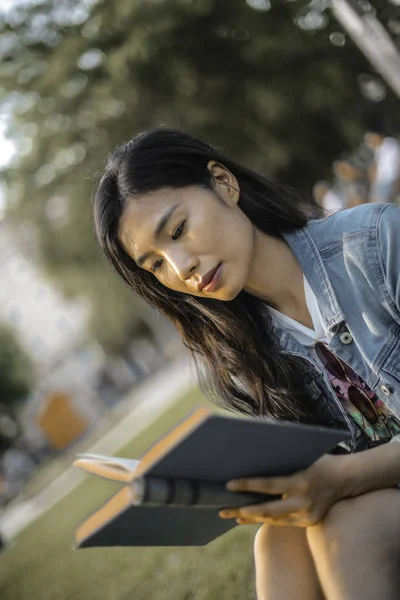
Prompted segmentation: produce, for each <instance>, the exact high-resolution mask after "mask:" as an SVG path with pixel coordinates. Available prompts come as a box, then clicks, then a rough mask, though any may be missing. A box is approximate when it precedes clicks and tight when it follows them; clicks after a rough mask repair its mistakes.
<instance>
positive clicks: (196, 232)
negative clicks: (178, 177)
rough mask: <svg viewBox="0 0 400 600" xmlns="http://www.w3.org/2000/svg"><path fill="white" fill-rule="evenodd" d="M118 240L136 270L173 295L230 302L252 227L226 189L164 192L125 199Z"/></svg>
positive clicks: (243, 272)
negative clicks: (163, 286)
mask: <svg viewBox="0 0 400 600" xmlns="http://www.w3.org/2000/svg"><path fill="white" fill-rule="evenodd" d="M225 188H226V186H225ZM216 193H218V190H216ZM224 195H225V198H224ZM118 237H119V240H120V242H121V244H122V247H123V248H124V249H125V251H126V252H127V254H129V256H131V258H133V260H135V262H136V263H137V264H138V265H139V266H141V267H142V268H144V269H146V270H147V271H150V272H152V273H153V274H154V276H155V277H156V278H157V279H158V280H159V281H160V282H161V283H162V284H163V285H165V286H166V287H168V288H170V289H173V290H175V291H178V292H184V293H187V294H192V295H194V296H201V297H208V298H215V299H219V300H232V299H233V298H234V297H235V296H236V295H237V294H238V293H239V292H240V291H241V290H242V289H243V287H244V285H245V283H246V280H247V276H248V271H249V267H250V262H251V256H252V250H253V227H252V224H251V223H250V221H249V220H248V219H247V217H246V216H245V214H244V213H243V212H242V211H241V210H240V208H239V207H238V206H237V203H234V202H232V201H230V199H229V197H228V195H227V192H226V189H222V194H219V193H218V195H216V194H214V193H213V191H211V190H209V189H206V188H201V187H196V186H190V187H184V188H179V189H170V188H163V189H160V190H157V191H156V192H152V193H149V194H146V195H144V196H142V197H140V198H129V199H128V201H127V202H126V205H125V209H124V212H123V215H122V217H121V220H120V225H119V233H118Z"/></svg>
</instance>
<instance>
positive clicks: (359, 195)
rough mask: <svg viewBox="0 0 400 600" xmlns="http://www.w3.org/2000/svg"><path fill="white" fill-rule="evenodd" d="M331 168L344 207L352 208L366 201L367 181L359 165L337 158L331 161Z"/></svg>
mask: <svg viewBox="0 0 400 600" xmlns="http://www.w3.org/2000/svg"><path fill="white" fill-rule="evenodd" d="M332 170H333V174H334V175H335V178H336V182H337V187H338V188H339V192H340V194H341V196H342V197H343V198H344V202H345V207H346V208H354V207H355V206H360V204H364V203H365V202H367V200H368V181H367V178H366V175H365V173H364V172H363V171H362V169H361V168H360V167H359V166H356V165H355V164H353V163H352V162H351V161H350V160H337V161H335V162H334V163H333V167H332Z"/></svg>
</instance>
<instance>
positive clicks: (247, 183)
mask: <svg viewBox="0 0 400 600" xmlns="http://www.w3.org/2000/svg"><path fill="white" fill-rule="evenodd" d="M93 209H94V222H95V234H96V238H97V240H98V243H99V245H100V247H101V249H102V251H103V253H104V255H105V256H106V258H107V260H108V261H109V263H110V264H111V265H112V267H113V268H114V269H115V270H116V272H117V273H118V274H119V275H120V276H121V277H122V278H123V279H124V281H125V282H126V283H127V284H128V285H129V287H130V288H131V289H132V290H133V291H134V292H136V293H137V294H138V295H139V296H141V297H142V298H144V299H145V300H146V301H147V302H148V303H149V304H151V305H152V306H153V307H155V308H156V309H157V310H159V311H161V312H162V313H163V314H164V315H166V316H167V317H169V318H170V319H171V321H172V322H173V323H174V324H175V326H176V327H177V328H178V330H179V332H180V334H181V336H182V338H183V341H184V343H185V345H186V346H187V347H188V348H189V349H190V351H191V352H192V355H193V357H194V359H195V360H196V363H197V364H198V366H199V367H201V369H200V370H199V374H200V376H201V375H202V373H203V375H204V377H202V379H203V381H204V384H205V385H207V386H208V387H207V389H208V392H209V395H210V397H211V399H212V400H214V401H215V402H216V403H218V404H222V406H224V407H225V408H226V409H228V410H231V411H236V412H239V413H242V414H245V415H251V416H253V417H258V418H276V419H284V420H287V421H293V422H295V423H296V422H302V423H309V424H310V425H314V426H317V427H320V426H326V427H336V428H337V427H340V428H341V429H344V430H346V431H347V432H348V433H349V437H348V439H347V441H346V442H342V443H341V444H339V446H337V447H336V448H335V449H333V450H332V452H331V453H329V454H326V455H324V456H323V457H322V458H321V459H319V460H318V461H316V462H315V463H314V464H313V465H312V466H311V467H309V468H308V469H306V470H304V471H302V472H300V473H295V474H294V475H291V476H286V477H275V478H263V477H260V478H257V479H253V480H244V481H239V482H236V486H235V487H234V488H230V489H236V490H240V489H242V490H243V489H246V490H248V491H257V492H263V493H267V494H269V493H271V494H278V495H280V496H282V499H280V500H275V501H271V502H268V503H263V504H258V505H256V506H252V507H242V508H239V509H230V510H228V511H223V512H221V513H220V516H221V517H222V518H235V519H237V521H238V523H239V524H247V523H253V524H254V523H260V524H261V527H260V528H259V530H258V532H257V534H256V539H255V563H256V587H257V594H258V598H259V600H264V599H267V598H285V600H294V599H297V598H299V597H301V598H307V600H317V599H318V600H320V599H321V598H323V597H324V598H326V599H327V600H334V599H338V598H346V599H348V600H365V599H366V598H372V597H379V598H380V600H394V599H395V598H398V593H399V570H398V565H399V561H400V519H399V514H400V489H399V487H398V485H399V483H400V443H399V441H400V377H399V369H398V365H399V362H400V338H399V322H400V280H399V273H400V236H399V234H398V232H399V231H400V210H399V208H397V207H395V206H391V205H388V204H365V205H363V206H357V207H355V208H353V209H350V210H347V211H339V212H337V213H335V214H333V215H331V217H330V218H329V219H310V214H309V212H308V211H307V210H306V209H305V207H304V202H302V199H301V198H300V199H299V195H298V194H297V193H296V192H294V190H292V189H291V188H290V187H288V186H285V185H282V184H280V183H278V182H277V181H269V180H268V179H266V178H265V177H263V176H262V175H260V174H258V173H256V172H254V171H252V170H250V169H248V168H245V167H243V166H241V165H239V164H238V163H236V162H234V161H233V160H231V159H230V158H228V157H226V156H224V155H223V154H221V152H219V151H218V150H216V149H215V148H213V147H211V146H210V145H208V144H206V143H205V142H203V141H201V140H198V139H196V138H194V137H192V136H190V135H188V134H185V133H183V132H180V131H176V130H171V129H168V128H159V129H156V130H153V131H150V132H147V133H143V134H139V135H138V136H136V137H134V138H133V139H132V140H131V141H130V142H128V143H126V144H124V145H122V146H121V147H119V148H117V149H116V150H115V151H114V152H113V153H112V154H111V155H110V157H109V160H108V164H107V167H106V169H105V172H104V174H103V176H102V177H101V179H100V181H99V183H98V186H97V189H96V191H95V194H94V196H93ZM310 212H312V211H311V208H310ZM367 250H368V251H367ZM377 281H380V282H382V283H381V285H376V282H377ZM377 332H379V335H378V334H377ZM203 368H204V371H203V370H202V369H203ZM370 386H372V387H370ZM392 442H393V443H392ZM221 568H223V565H221Z"/></svg>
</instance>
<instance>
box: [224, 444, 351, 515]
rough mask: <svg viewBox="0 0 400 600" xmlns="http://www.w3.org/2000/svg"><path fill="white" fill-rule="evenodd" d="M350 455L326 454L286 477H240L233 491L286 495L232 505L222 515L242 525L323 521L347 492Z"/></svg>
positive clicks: (233, 483) (232, 485)
mask: <svg viewBox="0 0 400 600" xmlns="http://www.w3.org/2000/svg"><path fill="white" fill-rule="evenodd" d="M349 458H351V455H349V456H333V455H330V454H325V455H324V456H322V457H321V458H320V459H319V460H317V461H316V462H315V463H313V464H312V465H311V467H309V468H308V469H305V470H304V471H300V472H298V473H295V474H294V475H289V476H286V477H260V478H253V479H236V480H233V481H230V482H229V483H228V484H227V488H228V489H229V490H234V491H238V492H239V491H243V492H244V491H246V492H259V493H264V494H282V496H283V497H282V499H281V500H273V501H271V502H264V503H262V504H255V505H251V506H245V507H242V508H229V509H225V510H223V511H220V513H219V515H220V516H221V517H222V518H228V519H230V518H236V519H237V522H238V524H239V525H244V524H251V523H271V524H273V525H283V526H287V525H291V526H297V527H309V526H312V525H315V524H316V523H318V522H319V521H321V520H322V519H323V518H324V517H325V515H326V514H327V512H328V511H329V509H330V508H331V506H332V505H333V504H335V502H337V501H338V500H340V499H341V498H345V497H346V495H347V481H346V473H347V469H346V459H349Z"/></svg>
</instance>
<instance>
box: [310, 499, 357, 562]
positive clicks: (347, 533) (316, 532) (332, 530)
mask: <svg viewBox="0 0 400 600" xmlns="http://www.w3.org/2000/svg"><path fill="white" fill-rule="evenodd" d="M353 516H354V515H353ZM355 529H358V528H357V526H356V523H355V522H354V520H353V522H352V521H351V507H350V506H349V505H348V504H346V503H344V502H337V503H336V504H334V505H333V506H332V508H331V509H330V511H329V512H328V514H327V515H326V517H325V518H324V519H323V520H322V521H320V522H319V523H317V524H316V525H313V526H312V527H307V540H308V543H309V546H310V549H311V551H312V552H313V553H314V551H315V553H316V554H320V553H321V552H323V553H324V555H325V556H327V555H328V556H329V557H330V558H331V559H334V558H335V557H338V556H339V555H340V554H342V552H343V550H344V549H345V548H347V547H348V545H349V542H350V540H351V539H353V541H354V537H353V536H354V533H355Z"/></svg>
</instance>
